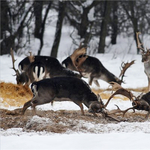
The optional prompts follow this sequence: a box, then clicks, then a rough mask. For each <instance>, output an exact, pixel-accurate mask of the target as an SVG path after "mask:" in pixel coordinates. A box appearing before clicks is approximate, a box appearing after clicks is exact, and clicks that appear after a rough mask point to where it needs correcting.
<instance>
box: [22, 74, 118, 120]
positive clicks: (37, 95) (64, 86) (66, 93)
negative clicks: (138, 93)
mask: <svg viewBox="0 0 150 150" xmlns="http://www.w3.org/2000/svg"><path fill="white" fill-rule="evenodd" d="M31 89H32V92H33V98H32V99H31V100H29V101H28V102H26V103H25V104H24V106H23V108H22V114H24V113H25V111H26V110H27V108H29V107H32V108H33V113H34V114H35V113H36V111H35V107H36V106H37V105H42V104H46V103H49V102H52V101H55V100H56V99H60V100H61V99H62V98H63V99H68V100H70V101H72V102H74V103H75V104H76V105H78V106H79V107H80V109H81V114H82V115H84V108H83V105H82V104H84V105H85V106H86V107H87V108H89V112H90V113H93V114H94V116H97V115H96V114H97V113H101V114H102V115H103V117H104V118H111V119H113V120H115V121H120V120H118V119H117V118H114V117H112V116H111V114H110V113H109V112H108V111H107V109H106V105H104V103H103V101H102V99H101V98H100V96H97V95H95V94H94V93H93V92H92V91H91V89H90V87H89V85H88V84H87V83H86V82H85V81H83V80H82V79H79V78H75V77H54V78H50V79H43V80H41V81H38V82H33V83H32V85H31Z"/></svg>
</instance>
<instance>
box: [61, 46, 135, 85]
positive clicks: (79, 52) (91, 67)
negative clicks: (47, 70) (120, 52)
mask: <svg viewBox="0 0 150 150" xmlns="http://www.w3.org/2000/svg"><path fill="white" fill-rule="evenodd" d="M62 64H63V65H65V67H66V68H69V69H71V70H75V71H78V72H79V73H80V74H81V75H82V76H83V77H85V78H88V79H89V85H92V82H94V83H95V84H96V85H97V86H99V83H98V79H101V80H104V81H106V82H108V83H110V82H117V83H119V84H121V83H122V82H123V77H124V74H125V71H126V70H127V69H128V68H129V67H130V66H131V65H132V64H134V61H132V62H130V63H122V65H121V67H122V70H121V74H120V76H119V78H121V79H119V78H118V77H116V76H115V75H114V74H113V73H111V72H110V71H108V70H107V69H106V68H105V67H104V66H103V64H102V63H101V62H100V61H99V59H97V58H95V57H92V56H88V55H87V54H86V48H84V47H79V48H78V49H76V50H75V51H74V52H73V54H72V55H71V56H69V57H67V58H66V59H65V60H64V61H63V62H62Z"/></svg>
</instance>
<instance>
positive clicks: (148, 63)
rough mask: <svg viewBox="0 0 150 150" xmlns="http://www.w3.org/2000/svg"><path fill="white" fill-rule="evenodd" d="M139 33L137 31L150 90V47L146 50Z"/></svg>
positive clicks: (138, 45)
mask: <svg viewBox="0 0 150 150" xmlns="http://www.w3.org/2000/svg"><path fill="white" fill-rule="evenodd" d="M139 34H140V32H137V33H136V38H137V48H139V49H140V50H141V54H142V62H143V63H144V72H145V74H146V76H147V79H148V91H150V49H148V48H146V50H145V49H144V46H143V44H142V43H141V42H140V39H139Z"/></svg>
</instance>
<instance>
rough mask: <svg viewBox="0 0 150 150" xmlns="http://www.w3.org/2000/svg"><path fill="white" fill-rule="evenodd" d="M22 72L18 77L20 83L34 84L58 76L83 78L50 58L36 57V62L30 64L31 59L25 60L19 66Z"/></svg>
mask: <svg viewBox="0 0 150 150" xmlns="http://www.w3.org/2000/svg"><path fill="white" fill-rule="evenodd" d="M18 68H19V70H20V71H21V72H22V73H21V75H18V77H17V80H18V82H19V83H21V84H23V83H26V82H27V83H28V84H30V83H32V82H34V81H39V80H42V79H45V78H52V77H56V76H74V77H78V78H81V76H80V75H79V74H77V73H74V72H73V71H71V70H68V69H66V68H65V67H63V66H62V65H61V63H60V62H59V61H58V60H57V59H56V58H54V57H50V56H34V61H33V62H30V60H29V57H26V58H24V59H23V60H22V61H21V62H20V63H19V65H18Z"/></svg>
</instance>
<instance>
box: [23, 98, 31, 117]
mask: <svg viewBox="0 0 150 150" xmlns="http://www.w3.org/2000/svg"><path fill="white" fill-rule="evenodd" d="M31 101H32V100H30V101H28V102H26V103H25V104H24V106H23V108H22V115H24V113H25V111H26V109H27V108H28V107H30V106H32V104H31Z"/></svg>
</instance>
